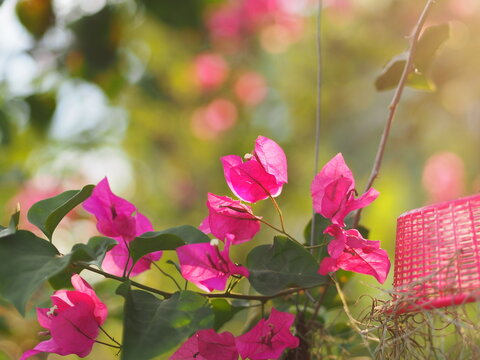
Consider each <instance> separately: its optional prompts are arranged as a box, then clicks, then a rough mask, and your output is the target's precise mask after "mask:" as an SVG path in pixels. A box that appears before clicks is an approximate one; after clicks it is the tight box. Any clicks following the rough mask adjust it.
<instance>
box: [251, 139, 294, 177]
mask: <svg viewBox="0 0 480 360" xmlns="http://www.w3.org/2000/svg"><path fill="white" fill-rule="evenodd" d="M255 155H256V156H257V158H258V161H259V162H260V164H262V166H263V168H264V169H265V171H266V172H267V173H269V174H270V175H273V176H274V177H275V179H276V180H277V183H282V184H283V183H286V182H288V176H287V157H286V156H285V153H284V151H283V149H282V148H281V147H280V146H279V145H278V144H277V143H276V142H275V141H273V140H271V139H269V138H266V137H264V136H259V137H258V138H257V140H256V141H255Z"/></svg>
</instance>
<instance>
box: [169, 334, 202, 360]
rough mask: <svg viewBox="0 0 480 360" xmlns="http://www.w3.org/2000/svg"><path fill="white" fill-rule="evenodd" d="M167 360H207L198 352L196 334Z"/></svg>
mask: <svg viewBox="0 0 480 360" xmlns="http://www.w3.org/2000/svg"><path fill="white" fill-rule="evenodd" d="M169 360H207V359H205V358H204V357H203V356H202V355H200V351H199V350H198V333H196V334H194V335H193V336H192V337H191V338H189V339H188V340H187V341H185V342H184V343H183V344H182V346H180V347H179V348H178V350H177V351H175V353H174V354H173V355H172V356H170V358H169Z"/></svg>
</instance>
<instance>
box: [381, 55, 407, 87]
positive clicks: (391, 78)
mask: <svg viewBox="0 0 480 360" xmlns="http://www.w3.org/2000/svg"><path fill="white" fill-rule="evenodd" d="M406 62H407V54H406V53H402V54H400V55H397V56H395V57H394V58H393V59H392V60H390V61H389V62H388V64H387V65H385V67H384V68H383V70H382V72H381V73H380V75H379V76H378V77H377V79H376V80H375V88H376V89H377V91H383V90H389V89H393V88H394V87H395V86H397V84H398V82H399V81H400V78H401V77H402V72H403V68H404V67H405V63H406Z"/></svg>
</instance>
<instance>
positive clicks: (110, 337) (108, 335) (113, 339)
mask: <svg viewBox="0 0 480 360" xmlns="http://www.w3.org/2000/svg"><path fill="white" fill-rule="evenodd" d="M98 328H99V329H100V330H101V331H102V332H103V333H104V334H105V335H106V336H107V337H108V338H109V339H110V340H112V341H113V342H114V343H115V344H117V345H118V346H122V344H120V343H119V342H118V341H117V340H115V338H114V337H113V336H111V335H110V334H109V333H108V332H107V331H106V330H105V329H104V328H103V327H102V326H100V325H98Z"/></svg>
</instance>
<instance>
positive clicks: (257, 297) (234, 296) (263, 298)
mask: <svg viewBox="0 0 480 360" xmlns="http://www.w3.org/2000/svg"><path fill="white" fill-rule="evenodd" d="M74 265H76V266H80V267H82V268H83V269H85V270H89V271H92V272H94V273H96V274H100V275H102V276H104V277H106V278H108V279H112V280H116V281H120V282H124V281H126V280H129V281H130V283H131V285H132V286H134V287H136V288H139V289H142V290H145V291H148V292H151V293H154V294H158V295H161V296H163V297H164V298H169V297H171V296H172V295H173V294H172V293H169V292H166V291H162V290H159V289H155V288H152V287H150V286H147V285H143V284H140V283H138V282H136V281H133V280H130V279H128V278H123V277H120V276H116V275H112V274H109V273H106V272H105V271H102V270H98V269H95V268H93V267H91V266H90V265H87V264H82V263H75V264H74ZM322 285H324V284H320V285H314V286H307V287H303V288H292V289H286V290H283V291H280V292H278V293H276V294H273V295H244V294H232V293H227V292H223V293H213V294H211V293H200V292H196V293H197V294H198V295H201V296H204V297H206V298H228V299H242V300H258V301H267V300H271V299H274V298H276V297H280V296H286V295H290V294H294V293H296V292H297V291H302V290H307V289H313V288H315V287H318V286H322Z"/></svg>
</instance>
